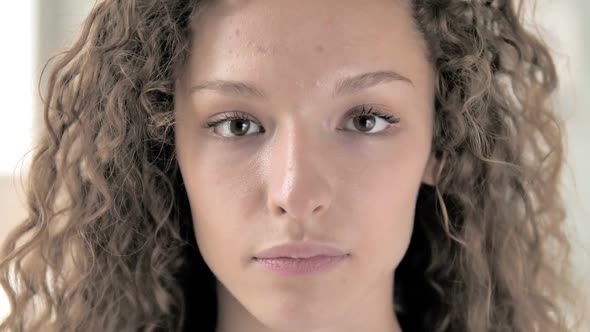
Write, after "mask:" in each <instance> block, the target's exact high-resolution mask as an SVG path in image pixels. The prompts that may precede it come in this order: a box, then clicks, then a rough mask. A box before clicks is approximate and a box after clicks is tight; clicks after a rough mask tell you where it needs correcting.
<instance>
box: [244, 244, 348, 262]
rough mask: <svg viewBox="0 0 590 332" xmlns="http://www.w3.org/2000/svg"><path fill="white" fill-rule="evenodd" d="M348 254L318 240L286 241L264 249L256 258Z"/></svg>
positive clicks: (337, 255)
mask: <svg viewBox="0 0 590 332" xmlns="http://www.w3.org/2000/svg"><path fill="white" fill-rule="evenodd" d="M344 255H346V252H344V250H342V249H340V248H338V247H337V246H334V245H331V244H325V243H318V242H299V243H285V244H281V245H278V246H274V247H272V248H269V249H266V250H263V251H261V252H259V253H258V254H256V256H255V257H254V258H257V259H264V258H311V257H315V256H327V257H339V256H344Z"/></svg>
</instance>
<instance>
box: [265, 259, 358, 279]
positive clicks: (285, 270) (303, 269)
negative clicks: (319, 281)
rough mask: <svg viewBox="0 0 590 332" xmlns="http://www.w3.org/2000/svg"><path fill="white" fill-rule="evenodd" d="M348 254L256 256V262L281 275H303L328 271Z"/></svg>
mask: <svg viewBox="0 0 590 332" xmlns="http://www.w3.org/2000/svg"><path fill="white" fill-rule="evenodd" d="M346 257H348V255H340V256H326V255H318V256H312V257H305V258H294V257H272V258H258V257H254V260H255V261H256V263H257V264H258V265H259V266H260V267H262V268H263V269H264V270H266V271H269V272H273V273H275V274H278V275H281V276H303V275H309V274H315V273H320V272H327V271H330V270H332V269H333V268H335V267H337V266H338V265H340V263H342V262H343V261H344V259H345V258H346Z"/></svg>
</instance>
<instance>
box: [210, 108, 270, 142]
mask: <svg viewBox="0 0 590 332" xmlns="http://www.w3.org/2000/svg"><path fill="white" fill-rule="evenodd" d="M251 124H253V125H254V126H252V125H251ZM204 127H205V128H213V132H214V133H215V134H216V135H218V136H221V137H222V138H225V139H235V137H242V136H246V135H248V134H249V133H250V132H251V130H250V129H251V128H252V127H259V128H261V131H260V133H264V132H265V131H264V128H263V127H262V126H261V125H260V123H258V122H257V121H256V120H254V119H250V118H249V117H248V116H244V115H242V114H239V113H230V114H223V117H222V118H221V119H217V120H212V121H208V122H207V123H206V124H205V126H204ZM219 131H221V133H219Z"/></svg>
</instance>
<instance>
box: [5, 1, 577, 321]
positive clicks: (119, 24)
mask: <svg viewBox="0 0 590 332" xmlns="http://www.w3.org/2000/svg"><path fill="white" fill-rule="evenodd" d="M212 2H213V1H197V0H190V1H189V0H135V1H131V0H130V1H124V0H103V1H97V3H96V4H95V6H94V7H93V8H92V10H91V12H90V14H89V16H88V17H87V19H86V20H85V22H84V25H83V28H82V30H81V34H80V36H79V37H78V39H77V40H76V42H75V43H74V44H73V45H72V46H71V47H70V48H68V49H67V50H65V51H64V52H62V53H59V54H57V55H56V56H54V57H53V58H51V59H50V60H49V61H48V63H47V64H46V68H47V66H48V65H49V64H50V63H52V61H55V64H54V66H53V67H51V70H50V75H49V81H48V84H47V90H46V94H45V100H44V113H43V114H44V124H45V127H44V130H43V132H42V134H43V135H42V138H41V139H40V140H39V142H38V145H37V146H36V148H35V150H34V156H33V159H32V163H31V167H30V171H29V174H28V186H27V188H26V195H27V207H28V217H27V218H26V219H25V220H24V221H23V222H22V223H20V224H19V225H18V227H16V228H15V229H14V230H13V231H12V232H11V233H10V234H9V236H8V237H7V240H6V241H5V243H4V245H3V248H2V256H1V260H0V284H1V285H2V287H3V288H4V290H5V291H6V292H7V294H8V297H9V300H10V304H11V307H12V313H11V314H10V315H9V316H8V318H7V319H6V320H5V321H4V322H3V323H2V324H1V325H0V330H7V329H8V330H13V331H137V330H142V331H181V330H182V329H183V328H187V326H188V324H199V326H205V325H206V324H209V325H207V326H210V327H211V328H213V327H214V323H215V310H214V308H213V309H211V310H212V311H199V312H198V313H194V314H193V313H191V316H192V317H191V319H190V320H187V319H186V316H187V315H186V308H187V307H188V306H190V305H204V306H201V308H212V307H214V305H212V303H214V301H215V293H214V291H213V282H212V281H213V278H214V277H213V275H212V274H211V271H210V270H209V269H208V268H207V266H206V264H205V263H204V262H203V261H202V259H200V255H199V253H198V250H197V249H196V247H197V246H196V243H195V239H194V233H193V230H192V224H191V220H190V212H189V207H188V200H187V197H186V192H185V189H184V186H183V183H182V177H181V176H180V172H179V168H178V163H177V160H176V158H175V147H174V124H175V122H174V121H175V120H174V112H173V108H174V106H173V105H174V96H175V93H174V92H175V87H174V82H175V79H176V78H177V77H178V75H179V74H180V72H181V70H182V68H183V66H184V64H185V63H186V60H187V59H188V57H189V50H190V40H191V36H192V34H193V33H194V32H195V31H192V29H191V27H192V25H191V22H192V21H193V20H194V19H195V18H196V17H197V16H199V15H202V14H205V13H206V11H207V10H206V9H207V6H208V5H209V4H210V3H212ZM411 4H412V7H413V14H414V20H415V24H416V29H417V30H418V31H419V32H421V34H422V36H423V37H424V39H425V40H426V42H427V45H428V52H429V54H428V55H429V60H430V62H431V64H432V65H433V68H434V69H435V73H436V77H435V82H436V84H437V86H436V98H435V101H434V102H435V106H436V107H435V110H436V113H435V132H434V138H433V142H432V143H433V150H434V152H436V154H437V156H438V157H439V158H440V160H442V161H443V162H442V163H441V164H440V168H439V170H438V171H439V172H438V174H437V178H436V185H435V186H433V187H432V186H427V185H423V186H422V187H421V188H420V193H419V197H418V201H417V206H416V217H415V224H414V232H413V234H412V239H411V242H410V246H409V248H408V251H407V253H406V255H405V256H404V259H403V260H402V262H401V264H400V265H399V267H398V269H397V270H396V274H395V292H394V294H395V302H396V310H397V311H398V312H397V315H398V317H399V320H400V324H401V325H402V327H403V328H404V329H405V330H409V331H410V330H411V331H413V330H414V329H418V328H426V329H427V330H430V331H526V332H530V331H570V329H571V328H572V327H570V326H568V324H569V322H568V314H567V310H568V309H566V308H567V307H566V306H565V305H566V304H567V303H570V302H569V301H571V300H572V298H573V297H572V294H574V293H573V286H572V285H571V282H570V279H569V271H570V268H571V267H570V259H569V255H570V244H569V242H568V239H567V238H566V235H565V230H564V226H565V217H566V215H565V209H564V204H563V202H562V198H561V194H560V192H559V186H560V175H561V169H562V164H563V162H564V145H565V139H564V138H565V134H564V133H563V123H562V120H561V119H559V117H558V115H557V114H556V113H555V111H554V107H553V105H552V96H553V92H554V90H555V89H556V86H557V82H558V78H557V75H556V70H555V66H554V64H553V62H552V58H551V56H550V54H549V51H548V48H547V46H546V45H544V44H543V42H542V41H541V40H540V38H538V37H536V36H535V35H533V34H531V33H529V32H527V31H526V30H525V29H524V28H523V24H522V17H521V15H522V8H520V7H519V8H515V4H514V3H513V1H511V0H489V1H484V0H414V1H411ZM521 5H522V2H521ZM45 72H46V70H45V69H44V71H43V73H45ZM41 76H43V74H42V75H41ZM187 262H191V264H187ZM194 262H196V263H194ZM187 280H190V281H191V282H190V283H189V282H186V281H187ZM410 315H411V316H417V317H421V318H422V319H421V321H420V322H415V321H411V319H410V317H411V316H410ZM191 322H192V323H191ZM413 324H414V325H413Z"/></svg>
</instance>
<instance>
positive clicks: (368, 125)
mask: <svg viewBox="0 0 590 332" xmlns="http://www.w3.org/2000/svg"><path fill="white" fill-rule="evenodd" d="M347 117H349V118H351V119H350V120H348V121H347V122H346V124H348V123H352V126H353V128H352V130H353V131H357V132H358V133H360V134H366V135H369V136H372V135H376V134H379V133H381V132H383V131H385V130H386V129H388V128H389V127H391V126H393V125H394V124H396V123H398V122H399V121H400V119H399V118H397V117H395V116H393V115H391V114H388V113H385V112H383V111H381V110H379V109H377V108H376V107H373V106H371V107H369V108H366V105H361V106H359V107H356V108H354V109H352V110H351V111H350V112H349V114H348V115H347ZM251 124H253V126H252V125H251ZM256 127H259V128H260V131H259V133H264V132H265V130H264V128H263V127H262V125H261V124H260V123H259V122H258V121H256V120H254V119H252V118H250V117H248V116H247V115H242V114H241V113H236V112H233V113H226V114H223V117H222V118H221V119H217V120H212V121H207V123H206V124H205V125H204V128H213V132H216V131H215V129H219V128H220V129H221V131H222V133H221V134H218V133H217V132H216V134H217V135H218V136H221V137H222V138H225V139H236V137H241V136H247V135H248V133H249V132H251V130H250V129H251V128H256ZM347 129H348V127H347Z"/></svg>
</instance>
